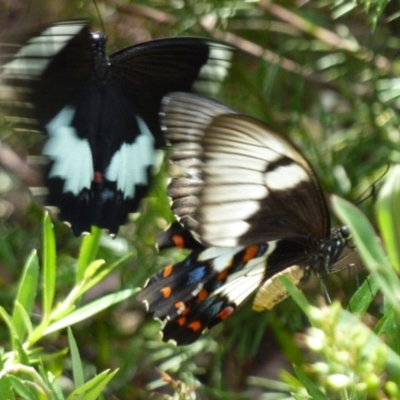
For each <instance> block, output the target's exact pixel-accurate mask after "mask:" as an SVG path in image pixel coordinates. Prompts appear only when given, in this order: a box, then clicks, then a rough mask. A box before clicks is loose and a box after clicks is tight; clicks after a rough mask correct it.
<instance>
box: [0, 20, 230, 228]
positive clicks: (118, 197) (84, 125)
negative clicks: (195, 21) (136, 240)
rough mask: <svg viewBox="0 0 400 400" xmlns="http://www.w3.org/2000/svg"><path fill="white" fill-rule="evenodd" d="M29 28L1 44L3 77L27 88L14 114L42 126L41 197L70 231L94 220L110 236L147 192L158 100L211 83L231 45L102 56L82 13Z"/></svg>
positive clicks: (174, 43) (179, 41)
mask: <svg viewBox="0 0 400 400" xmlns="http://www.w3.org/2000/svg"><path fill="white" fill-rule="evenodd" d="M30 34H31V35H32V36H29V35H22V36H20V37H19V39H18V40H19V41H18V40H16V41H15V46H11V45H10V43H9V44H8V46H4V48H5V49H8V50H6V52H7V51H8V53H7V56H6V57H5V58H4V62H3V66H2V75H1V85H2V87H5V86H12V87H13V88H14V92H18V91H19V89H20V88H23V89H24V91H25V92H24V93H25V94H24V95H22V96H21V95H18V96H17V102H13V106H14V112H15V113H16V114H18V116H23V117H24V121H25V122H26V121H30V122H33V123H34V122H35V120H36V121H37V125H34V126H35V128H36V129H41V130H44V131H46V133H47V134H48V140H47V143H46V145H45V147H44V150H43V153H44V154H45V155H47V156H48V157H49V158H50V165H49V168H48V172H47V182H46V183H47V186H48V188H49V196H48V203H49V204H51V205H55V206H57V207H58V208H59V209H60V217H61V218H62V219H63V220H65V221H67V222H69V223H70V224H71V225H72V229H73V232H74V234H75V235H79V234H81V233H82V232H90V228H91V225H97V226H99V227H101V228H106V229H108V230H109V231H110V233H111V234H116V233H117V231H118V228H119V226H120V225H121V224H123V223H124V222H125V221H126V218H127V214H128V213H129V212H133V211H136V209H137V206H138V203H139V201H140V200H141V198H142V197H143V196H144V195H145V194H146V192H147V188H148V185H149V180H150V169H151V166H152V164H153V160H154V147H155V146H156V145H160V144H161V143H162V140H161V139H160V137H161V135H160V133H159V126H158V125H159V124H158V108H159V103H160V101H161V98H162V97H163V96H164V95H165V94H166V93H167V92H169V91H172V90H191V89H192V88H193V86H195V83H196V81H198V82H199V83H198V86H201V87H202V88H203V89H204V88H205V87H206V86H207V87H213V88H215V87H216V86H215V85H216V84H218V83H220V82H221V79H223V77H224V75H225V74H226V69H227V67H228V66H229V59H230V56H231V53H232V49H231V48H229V47H228V46H225V45H222V44H220V43H217V42H212V41H209V40H207V39H200V38H172V39H163V40H158V41H154V42H147V43H142V44H139V45H135V46H132V47H128V48H126V49H123V50H121V51H119V52H117V53H115V54H113V55H112V56H111V57H110V58H109V59H107V57H106V54H105V38H104V37H103V36H101V34H92V35H91V34H90V33H89V31H88V28H87V25H86V23H85V22H84V21H65V22H60V23H56V24H52V25H49V26H47V27H45V28H43V29H41V30H37V31H35V32H31V33H30ZM214 74H216V75H215V78H214ZM0 97H3V95H1V96H0ZM12 100H13V99H12ZM27 103H29V104H31V105H33V109H32V107H28V108H27V107H25V106H26V104H27ZM16 104H18V105H20V106H21V107H15V105H16ZM26 117H28V118H31V119H29V120H27V119H26ZM20 122H21V119H20Z"/></svg>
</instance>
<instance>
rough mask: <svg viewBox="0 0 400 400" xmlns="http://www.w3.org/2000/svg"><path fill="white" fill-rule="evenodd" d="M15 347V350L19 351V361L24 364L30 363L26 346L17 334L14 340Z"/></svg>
mask: <svg viewBox="0 0 400 400" xmlns="http://www.w3.org/2000/svg"><path fill="white" fill-rule="evenodd" d="M13 347H14V349H15V351H16V352H17V353H18V356H19V362H20V363H21V364H23V365H27V366H28V365H30V362H29V357H28V355H27V354H26V352H25V350H24V348H23V347H22V345H21V342H20V341H19V340H18V338H17V337H16V336H15V337H14V340H13Z"/></svg>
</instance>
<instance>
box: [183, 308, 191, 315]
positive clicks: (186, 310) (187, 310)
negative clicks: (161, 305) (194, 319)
mask: <svg viewBox="0 0 400 400" xmlns="http://www.w3.org/2000/svg"><path fill="white" fill-rule="evenodd" d="M189 311H190V307H186V306H185V309H184V310H183V312H182V315H186V314H188V313H189Z"/></svg>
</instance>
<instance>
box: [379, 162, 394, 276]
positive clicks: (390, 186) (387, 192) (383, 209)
mask: <svg viewBox="0 0 400 400" xmlns="http://www.w3.org/2000/svg"><path fill="white" fill-rule="evenodd" d="M399 205H400V165H396V166H394V167H392V168H391V170H390V171H389V172H388V176H387V178H386V182H385V184H384V185H383V187H382V189H381V190H380V192H379V196H378V200H377V202H376V211H377V216H378V223H379V228H380V232H381V234H382V238H383V240H384V242H385V247H386V250H387V252H388V254H389V258H390V261H391V263H392V265H393V266H394V268H395V269H396V271H397V273H399V272H400V207H399Z"/></svg>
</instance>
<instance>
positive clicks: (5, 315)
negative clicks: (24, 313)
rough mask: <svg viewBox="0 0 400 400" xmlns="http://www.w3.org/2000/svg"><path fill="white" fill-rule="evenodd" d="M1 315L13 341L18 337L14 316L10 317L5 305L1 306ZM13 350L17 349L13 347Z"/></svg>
mask: <svg viewBox="0 0 400 400" xmlns="http://www.w3.org/2000/svg"><path fill="white" fill-rule="evenodd" d="M0 317H1V318H2V319H3V321H4V322H5V324H6V325H7V328H8V330H9V332H10V342H12V341H13V338H14V337H17V333H16V332H15V329H14V324H13V322H12V318H11V317H10V315H9V314H8V313H7V311H6V310H5V309H4V308H3V307H0ZM13 350H15V349H14V348H13Z"/></svg>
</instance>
